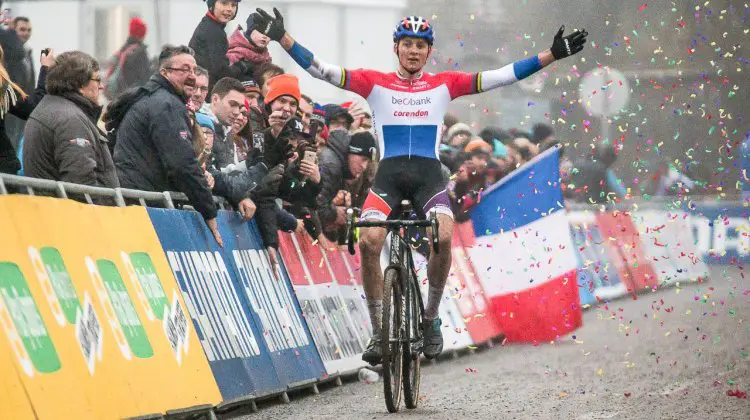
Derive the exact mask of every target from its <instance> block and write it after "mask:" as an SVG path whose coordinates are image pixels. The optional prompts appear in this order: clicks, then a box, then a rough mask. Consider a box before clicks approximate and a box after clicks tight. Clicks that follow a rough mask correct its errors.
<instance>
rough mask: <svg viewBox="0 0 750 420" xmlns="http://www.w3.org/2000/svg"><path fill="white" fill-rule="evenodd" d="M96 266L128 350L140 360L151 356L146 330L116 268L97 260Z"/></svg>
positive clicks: (152, 351) (113, 265)
mask: <svg viewBox="0 0 750 420" xmlns="http://www.w3.org/2000/svg"><path fill="white" fill-rule="evenodd" d="M96 265H97V267H98V268H99V273H100V274H101V276H102V280H103V281H104V287H106V289H107V295H108V296H109V300H110V302H112V307H114V309H115V313H116V314H117V319H118V320H119V321H120V326H122V330H123V332H124V333H125V339H126V340H128V345H129V346H130V350H131V351H132V352H133V354H135V355H136V357H139V358H141V359H146V358H149V357H151V356H153V355H154V350H153V349H152V348H151V343H150V342H149V341H148V337H147V336H146V330H145V329H144V328H143V324H141V320H140V318H138V313H137V312H136V311H135V306H134V305H133V301H132V299H130V295H129V294H128V291H127V289H126V288H125V284H124V283H123V281H122V277H121V276H120V272H119V271H117V267H116V266H115V264H114V263H113V262H112V261H109V260H97V262H96Z"/></svg>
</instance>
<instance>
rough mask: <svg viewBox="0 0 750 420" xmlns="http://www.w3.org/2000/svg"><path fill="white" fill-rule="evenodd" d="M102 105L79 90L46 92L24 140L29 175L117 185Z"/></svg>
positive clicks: (74, 181) (31, 118) (88, 183)
mask: <svg viewBox="0 0 750 420" xmlns="http://www.w3.org/2000/svg"><path fill="white" fill-rule="evenodd" d="M101 109H102V108H101V107H100V106H98V105H95V104H94V103H93V102H91V101H90V100H88V99H86V98H84V97H83V96H81V95H80V94H79V93H67V94H64V95H62V96H57V95H46V96H45V97H44V99H42V101H41V102H39V105H37V107H36V109H34V112H32V113H31V116H29V120H28V124H26V131H25V132H24V142H23V148H24V153H23V161H24V164H23V168H24V174H25V175H26V176H30V177H34V178H43V179H52V180H55V181H64V182H73V183H76V184H84V185H91V186H93V187H105V188H117V187H119V186H120V183H119V182H118V180H117V172H116V170H115V165H114V163H113V162H112V155H110V152H109V148H108V147H107V139H106V137H105V136H104V133H103V132H102V131H101V130H100V129H99V127H97V125H96V123H97V121H98V120H99V114H101Z"/></svg>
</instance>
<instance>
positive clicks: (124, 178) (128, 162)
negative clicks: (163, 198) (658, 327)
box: [107, 46, 223, 246]
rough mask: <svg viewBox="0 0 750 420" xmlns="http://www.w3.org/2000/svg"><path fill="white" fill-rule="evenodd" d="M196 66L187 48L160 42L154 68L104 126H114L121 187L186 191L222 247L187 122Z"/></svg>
mask: <svg viewBox="0 0 750 420" xmlns="http://www.w3.org/2000/svg"><path fill="white" fill-rule="evenodd" d="M195 69H196V64H195V58H194V57H193V51H192V50H191V49H190V48H188V47H186V46H178V47H173V46H167V47H165V48H164V49H163V50H162V52H161V54H160V56H159V72H158V73H157V74H155V75H153V76H152V77H151V79H149V81H148V82H147V83H146V84H145V85H144V86H142V87H141V88H139V89H138V91H137V92H135V93H134V94H133V95H129V96H128V102H127V103H124V104H121V105H120V107H118V110H117V112H113V118H115V120H113V121H110V122H108V123H107V125H108V127H112V128H113V129H116V130H117V132H116V135H117V143H116V144H115V155H114V161H115V165H116V167H117V174H118V177H119V178H120V184H121V185H122V187H124V188H132V189H136V190H144V191H180V192H183V193H185V194H186V195H187V196H188V199H189V200H190V203H191V205H192V206H193V207H194V208H195V209H196V210H197V211H198V213H200V214H201V215H202V216H203V219H204V220H205V221H206V224H207V225H208V228H209V229H210V230H211V233H212V234H213V236H214V238H216V241H217V242H218V243H219V245H222V246H223V242H222V240H221V235H220V234H219V227H218V224H217V222H216V204H214V201H213V197H212V195H211V190H210V189H209V188H208V183H207V182H206V178H205V177H204V175H203V171H202V170H201V168H200V166H199V165H198V158H197V156H196V154H195V150H194V148H193V147H194V146H193V138H192V130H191V127H190V125H189V121H188V109H187V106H186V104H187V101H188V94H189V93H191V92H192V90H191V89H190V88H192V87H193V86H195ZM186 86H187V87H188V89H187V90H188V91H186Z"/></svg>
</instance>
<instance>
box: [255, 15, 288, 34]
mask: <svg viewBox="0 0 750 420" xmlns="http://www.w3.org/2000/svg"><path fill="white" fill-rule="evenodd" d="M255 10H256V11H257V12H258V14H260V16H261V17H262V18H263V19H264V20H265V21H266V22H267V24H266V25H263V27H262V28H260V29H262V30H260V32H261V33H263V34H264V35H266V36H268V37H269V38H271V39H272V40H274V41H277V42H278V41H281V38H283V37H284V34H285V33H286V29H284V17H283V16H281V13H280V12H279V9H277V8H275V7H274V8H273V14H274V15H275V16H271V15H270V14H268V12H266V11H265V10H263V9H261V8H260V7H259V8H257V9H255Z"/></svg>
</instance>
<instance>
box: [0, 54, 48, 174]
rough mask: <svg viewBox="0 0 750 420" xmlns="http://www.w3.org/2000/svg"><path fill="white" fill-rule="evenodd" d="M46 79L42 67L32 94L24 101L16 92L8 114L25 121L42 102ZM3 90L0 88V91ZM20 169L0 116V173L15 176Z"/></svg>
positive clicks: (45, 68) (29, 93) (45, 73)
mask: <svg viewBox="0 0 750 420" xmlns="http://www.w3.org/2000/svg"><path fill="white" fill-rule="evenodd" d="M46 79H47V67H42V68H41V69H40V70H39V81H38V82H37V85H36V91H34V93H33V94H32V93H31V92H27V94H28V95H29V96H27V97H26V99H21V97H20V95H19V94H18V93H17V92H16V97H17V98H18V99H17V101H16V103H15V104H13V103H11V105H10V108H9V109H8V113H10V114H13V115H15V116H16V117H18V118H20V119H22V120H24V121H25V120H26V119H28V118H29V115H31V111H33V110H34V108H35V107H36V105H37V104H38V103H39V102H40V101H41V100H42V98H43V97H44V95H45V94H46V93H47V90H46V89H45V80H46ZM1 88H4V87H2V86H0V89H1ZM19 169H21V162H20V161H19V160H18V157H16V150H15V149H14V148H13V145H12V144H11V142H10V139H9V138H8V135H7V134H6V133H5V118H4V116H0V172H1V173H6V174H13V175H15V174H16V173H17V172H18V170H19Z"/></svg>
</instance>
